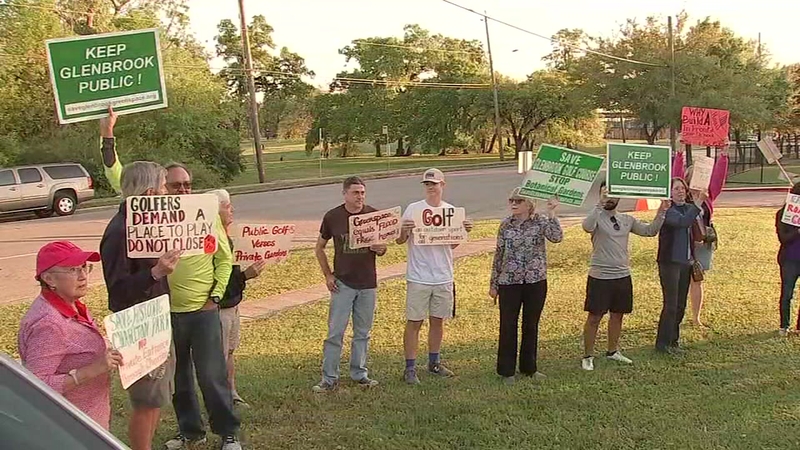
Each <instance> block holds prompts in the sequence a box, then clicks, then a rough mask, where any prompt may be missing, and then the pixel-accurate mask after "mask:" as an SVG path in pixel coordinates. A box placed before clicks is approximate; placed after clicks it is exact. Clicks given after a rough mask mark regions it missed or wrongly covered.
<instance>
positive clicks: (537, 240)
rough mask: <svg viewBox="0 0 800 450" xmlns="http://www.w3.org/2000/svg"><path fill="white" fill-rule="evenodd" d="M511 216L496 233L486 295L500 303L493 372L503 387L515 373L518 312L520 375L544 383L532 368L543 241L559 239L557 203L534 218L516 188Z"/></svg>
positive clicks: (543, 294)
mask: <svg viewBox="0 0 800 450" xmlns="http://www.w3.org/2000/svg"><path fill="white" fill-rule="evenodd" d="M508 204H509V208H510V209H511V216H509V217H507V218H506V219H504V220H503V221H502V222H501V223H500V228H499V229H498V230H497V250H496V251H495V254H494V261H493V263H492V277H491V280H490V282H489V286H490V287H489V296H490V297H491V298H492V299H493V300H494V301H495V303H496V302H497V298H498V297H499V298H500V338H499V341H498V345H497V373H498V374H499V375H500V376H501V377H503V380H504V381H505V382H506V383H507V384H513V383H514V380H515V379H514V375H515V374H516V369H517V328H518V326H519V311H520V308H522V343H521V345H520V349H519V353H520V355H519V371H520V372H521V373H522V375H524V376H529V377H539V378H544V375H543V374H542V373H541V372H539V369H538V366H537V364H536V355H537V353H538V348H539V319H540V318H541V317H542V310H544V302H545V298H547V248H546V243H547V241H550V242H553V243H559V242H561V240H562V239H564V232H563V231H562V230H561V223H560V222H559V221H558V219H557V218H556V208H557V207H558V204H559V202H558V199H557V198H556V197H553V198H551V199H550V200H548V201H547V210H546V212H545V214H537V213H536V207H535V205H534V203H533V202H532V201H531V200H530V199H527V198H525V197H522V196H521V195H520V188H516V189H514V190H513V191H512V192H511V195H510V196H509V197H508Z"/></svg>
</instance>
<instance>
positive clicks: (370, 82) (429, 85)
mask: <svg viewBox="0 0 800 450" xmlns="http://www.w3.org/2000/svg"><path fill="white" fill-rule="evenodd" d="M336 81H342V82H344V83H347V84H360V85H372V86H374V85H380V86H387V87H388V86H399V87H426V88H441V89H486V88H488V87H489V86H491V85H489V84H470V83H463V84H459V83H437V82H419V81H410V82H405V81H392V80H369V79H362V78H341V77H337V78H335V79H334V82H336Z"/></svg>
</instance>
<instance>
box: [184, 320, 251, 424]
mask: <svg viewBox="0 0 800 450" xmlns="http://www.w3.org/2000/svg"><path fill="white" fill-rule="evenodd" d="M171 316H172V339H173V341H174V343H175V362H176V364H175V395H173V397H172V406H173V407H174V408H175V415H176V416H178V428H179V429H180V432H181V434H183V435H184V436H186V437H187V438H189V439H199V438H201V437H203V436H205V434H206V432H205V427H204V426H203V419H202V417H201V416H200V404H199V403H198V402H197V394H195V390H194V373H192V365H194V370H195V371H196V372H197V384H198V385H200V392H202V394H203V400H204V401H205V404H206V411H208V416H209V422H210V424H211V431H212V432H213V433H214V434H217V435H219V436H233V435H235V434H236V433H237V432H238V431H239V417H238V416H237V415H236V413H235V412H234V410H233V395H232V394H231V389H230V387H228V369H227V366H226V365H225V355H224V353H223V351H222V323H221V322H220V320H219V310H218V309H211V310H200V311H194V312H188V313H172V314H171ZM192 362H194V364H192Z"/></svg>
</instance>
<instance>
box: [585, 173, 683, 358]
mask: <svg viewBox="0 0 800 450" xmlns="http://www.w3.org/2000/svg"><path fill="white" fill-rule="evenodd" d="M618 205H619V199H618V198H609V197H608V195H607V190H606V184H605V182H603V183H601V184H600V201H599V202H598V203H597V206H596V207H595V208H594V209H593V210H592V212H590V213H589V215H588V216H587V217H586V219H584V220H583V229H584V231H586V232H587V233H591V235H592V260H591V263H590V264H591V265H590V268H589V279H588V281H587V282H586V301H585V303H584V307H583V309H584V311H586V312H588V313H589V316H588V317H587V319H586V325H584V327H583V345H584V356H583V360H582V361H581V368H582V369H583V370H594V343H595V339H596V338H597V328H598V327H599V326H600V321H601V320H603V316H604V315H605V314H606V313H607V312H610V313H611V317H610V318H609V320H608V351H607V352H606V358H607V359H609V360H611V361H617V362H621V363H625V364H631V363H632V362H633V361H631V360H630V359H629V358H627V357H625V356H623V355H622V353H620V351H619V337H620V334H621V333H622V318H623V317H624V316H625V314H629V313H630V312H632V311H633V281H632V280H631V268H630V250H629V246H628V237H629V236H630V234H631V233H633V234H636V235H638V236H646V237H652V236H655V235H657V234H658V231H659V230H660V229H661V225H662V224H663V223H664V216H665V214H666V211H667V208H669V206H670V202H669V201H664V202H662V203H661V207H660V208H659V209H658V213H657V214H656V218H655V220H654V221H653V222H652V223H649V224H648V223H645V222H642V221H640V220H639V219H636V218H634V217H633V216H629V215H627V214H621V213H618V212H617V206H618Z"/></svg>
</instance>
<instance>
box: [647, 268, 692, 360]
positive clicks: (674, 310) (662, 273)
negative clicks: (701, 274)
mask: <svg viewBox="0 0 800 450" xmlns="http://www.w3.org/2000/svg"><path fill="white" fill-rule="evenodd" d="M658 277H659V278H660V280H661V293H662V295H663V296H664V305H663V306H662V308H661V318H660V319H659V320H658V335H657V336H656V349H657V350H661V351H665V350H667V348H668V347H677V346H678V338H679V337H680V332H681V331H680V330H681V322H682V321H683V315H684V314H685V313H686V298H687V297H688V296H689V284H690V283H691V281H692V266H690V265H688V264H678V263H667V262H660V263H658Z"/></svg>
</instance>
